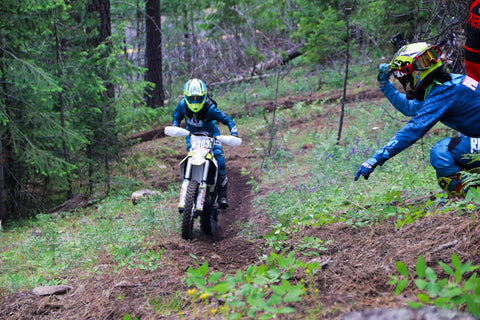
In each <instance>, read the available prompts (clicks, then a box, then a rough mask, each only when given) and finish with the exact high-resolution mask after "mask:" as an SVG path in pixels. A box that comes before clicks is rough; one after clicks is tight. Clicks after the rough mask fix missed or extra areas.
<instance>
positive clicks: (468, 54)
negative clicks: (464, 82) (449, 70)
mask: <svg viewBox="0 0 480 320" xmlns="http://www.w3.org/2000/svg"><path fill="white" fill-rule="evenodd" d="M466 31H467V39H466V41H465V67H466V69H467V74H468V75H469V76H470V77H472V78H474V79H475V80H477V81H480V0H474V1H472V4H471V5H470V13H469V16H468V21H467V27H466Z"/></svg>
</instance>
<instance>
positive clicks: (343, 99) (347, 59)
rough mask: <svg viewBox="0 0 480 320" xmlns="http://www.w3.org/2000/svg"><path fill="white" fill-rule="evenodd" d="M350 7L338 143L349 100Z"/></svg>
mask: <svg viewBox="0 0 480 320" xmlns="http://www.w3.org/2000/svg"><path fill="white" fill-rule="evenodd" d="M350 10H351V9H350V8H345V21H346V24H347V39H346V41H347V53H346V58H345V60H346V61H345V77H344V78H343V97H342V111H341V113H340V124H339V125H338V136H337V145H338V144H340V139H341V138H342V128H343V117H344V116H345V101H346V100H347V84H348V65H349V63H350V25H349V18H348V15H349V14H350Z"/></svg>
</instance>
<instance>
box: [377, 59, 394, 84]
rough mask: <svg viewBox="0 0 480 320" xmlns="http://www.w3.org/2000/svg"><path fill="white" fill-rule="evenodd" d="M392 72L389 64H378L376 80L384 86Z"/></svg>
mask: <svg viewBox="0 0 480 320" xmlns="http://www.w3.org/2000/svg"><path fill="white" fill-rule="evenodd" d="M391 74H392V72H391V69H390V65H389V64H387V63H382V64H381V65H379V66H378V75H377V80H378V83H379V84H380V85H381V86H384V85H386V84H387V82H388V81H389V80H390V75H391Z"/></svg>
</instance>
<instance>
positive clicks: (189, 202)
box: [182, 180, 199, 240]
mask: <svg viewBox="0 0 480 320" xmlns="http://www.w3.org/2000/svg"><path fill="white" fill-rule="evenodd" d="M198 185H199V184H198V181H195V180H192V181H190V182H189V183H188V187H187V194H186V195H185V207H184V209H183V217H182V238H183V239H185V240H191V239H192V238H193V223H194V220H195V211H194V210H195V209H194V208H195V199H196V198H197V192H198Z"/></svg>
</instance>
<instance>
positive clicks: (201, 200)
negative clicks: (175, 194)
mask: <svg viewBox="0 0 480 320" xmlns="http://www.w3.org/2000/svg"><path fill="white" fill-rule="evenodd" d="M190 161H191V159H190V158H189V159H187V165H186V167H185V168H186V169H185V175H184V179H183V182H182V188H181V190H180V200H179V202H178V211H179V212H180V213H182V212H183V209H184V208H185V199H186V196H187V190H188V185H189V183H190V180H191V175H192V166H191V163H190ZM209 164H210V162H209V161H207V162H206V163H205V165H204V166H203V173H202V180H201V182H200V185H199V187H198V193H197V199H196V201H195V204H196V206H195V212H196V213H197V214H198V213H200V212H202V211H203V206H204V204H205V197H206V195H207V177H208V169H209V167H210V166H209Z"/></svg>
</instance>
